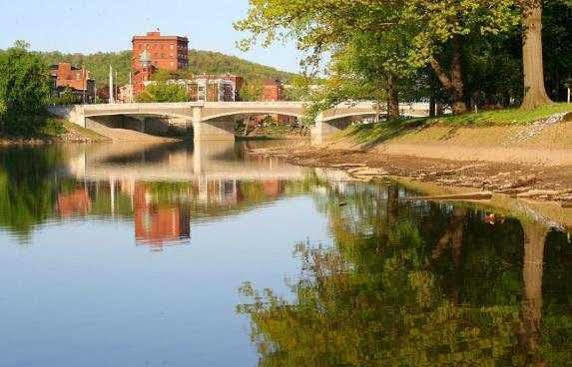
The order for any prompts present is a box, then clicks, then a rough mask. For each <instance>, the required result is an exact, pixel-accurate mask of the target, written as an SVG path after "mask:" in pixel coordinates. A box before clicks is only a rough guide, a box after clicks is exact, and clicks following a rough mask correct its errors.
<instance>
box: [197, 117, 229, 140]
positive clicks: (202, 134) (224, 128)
mask: <svg viewBox="0 0 572 367" xmlns="http://www.w3.org/2000/svg"><path fill="white" fill-rule="evenodd" d="M193 134H194V135H193V136H194V138H193V140H194V141H195V142H200V141H232V142H234V120H215V121H211V120H209V121H205V122H194V121H193Z"/></svg>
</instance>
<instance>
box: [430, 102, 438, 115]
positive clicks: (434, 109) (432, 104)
mask: <svg viewBox="0 0 572 367" xmlns="http://www.w3.org/2000/svg"><path fill="white" fill-rule="evenodd" d="M435 116H437V99H436V98H435V97H431V98H429V117H435Z"/></svg>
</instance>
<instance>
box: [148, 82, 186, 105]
mask: <svg viewBox="0 0 572 367" xmlns="http://www.w3.org/2000/svg"><path fill="white" fill-rule="evenodd" d="M189 100H190V97H189V93H188V92H187V89H186V88H185V87H184V86H182V85H179V84H176V83H168V82H154V83H152V84H149V85H148V86H147V87H145V90H144V91H143V92H141V93H140V94H139V95H138V96H137V102H142V103H151V102H188V101H189Z"/></svg>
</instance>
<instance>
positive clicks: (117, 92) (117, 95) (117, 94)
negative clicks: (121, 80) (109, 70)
mask: <svg viewBox="0 0 572 367" xmlns="http://www.w3.org/2000/svg"><path fill="white" fill-rule="evenodd" d="M117 80H118V78H117V70H115V84H117ZM113 87H114V88H113V91H114V92H115V101H116V102H118V101H119V88H118V87H117V85H114V86H113Z"/></svg>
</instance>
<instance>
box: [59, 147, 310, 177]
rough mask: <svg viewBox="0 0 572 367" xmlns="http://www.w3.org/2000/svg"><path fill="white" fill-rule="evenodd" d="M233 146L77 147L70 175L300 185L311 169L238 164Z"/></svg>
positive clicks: (265, 162) (272, 162) (264, 162)
mask: <svg viewBox="0 0 572 367" xmlns="http://www.w3.org/2000/svg"><path fill="white" fill-rule="evenodd" d="M235 148H236V147H235V144H234V142H231V141H220V142H206V141H203V142H199V143H198V144H195V145H194V147H193V150H192V151H189V150H188V148H187V147H186V146H185V145H184V144H161V145H151V146H149V145H144V144H128V145H126V144H109V145H108V144H105V145H93V146H86V147H78V148H77V149H79V151H76V152H72V153H71V156H72V157H70V159H69V163H68V167H67V168H68V172H69V173H70V174H71V175H73V176H75V177H76V178H78V179H87V180H89V181H101V180H103V181H105V180H107V179H109V177H113V178H114V179H117V180H135V181H168V182H191V181H195V182H200V181H212V180H269V179H273V180H300V179H303V178H304V177H305V176H306V173H307V171H308V170H307V169H305V168H303V167H298V166H292V165H289V164H285V163H281V162H279V161H278V159H276V158H268V159H262V158H259V157H256V158H252V159H248V158H243V159H237V156H236V151H235Z"/></svg>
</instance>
